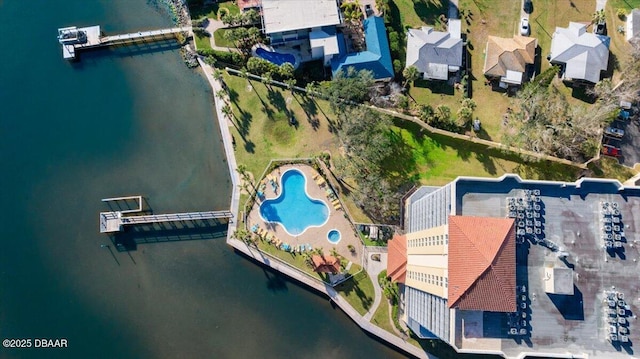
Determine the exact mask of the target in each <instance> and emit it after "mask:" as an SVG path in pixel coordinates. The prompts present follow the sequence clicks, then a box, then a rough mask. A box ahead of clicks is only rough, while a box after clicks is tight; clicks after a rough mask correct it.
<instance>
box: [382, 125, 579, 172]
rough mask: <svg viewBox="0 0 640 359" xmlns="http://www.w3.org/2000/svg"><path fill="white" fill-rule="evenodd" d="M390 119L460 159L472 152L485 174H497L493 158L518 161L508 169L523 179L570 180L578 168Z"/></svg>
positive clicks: (412, 133) (418, 140) (465, 158)
mask: <svg viewBox="0 0 640 359" xmlns="http://www.w3.org/2000/svg"><path fill="white" fill-rule="evenodd" d="M393 122H394V125H395V126H397V127H400V128H402V129H405V130H407V131H409V132H410V133H411V135H412V136H413V137H414V138H415V139H416V142H418V143H423V142H424V141H425V138H424V137H429V138H430V139H431V140H432V142H434V143H435V146H436V147H438V148H441V149H443V150H447V149H448V148H451V149H453V150H455V151H456V152H457V156H458V157H459V158H460V159H462V160H468V159H469V158H470V157H471V155H475V156H476V158H477V159H478V160H479V161H480V162H482V164H483V165H484V167H485V169H486V170H487V172H489V173H494V172H495V173H496V174H497V167H496V165H495V162H494V161H495V160H496V159H501V160H506V161H511V162H516V163H518V164H517V165H516V166H515V168H513V170H512V172H513V173H516V174H518V175H520V176H521V177H523V178H527V179H545V180H565V181H574V180H575V179H576V176H577V174H578V172H579V169H578V168H575V167H572V166H568V165H564V164H561V163H557V162H552V161H538V160H534V161H530V160H528V159H526V158H523V157H522V156H520V155H518V154H515V153H512V152H509V151H503V150H500V149H497V148H491V147H488V146H485V145H483V144H480V143H473V142H470V141H466V140H462V139H457V138H452V137H448V136H445V135H440V134H436V133H428V132H426V130H423V128H422V127H421V126H419V125H418V124H415V123H413V122H408V121H403V120H401V119H397V118H396V119H394V120H393ZM425 158H426V156H425Z"/></svg>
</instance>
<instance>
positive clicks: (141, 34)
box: [58, 26, 191, 60]
mask: <svg viewBox="0 0 640 359" xmlns="http://www.w3.org/2000/svg"><path fill="white" fill-rule="evenodd" d="M183 32H186V33H191V27H190V26H185V27H173V28H168V29H160V30H151V31H138V32H132V33H129V34H120V35H112V36H102V34H101V33H100V26H89V27H81V28H77V27H75V26H72V27H65V28H61V29H58V42H59V43H60V45H62V57H63V58H64V59H67V60H73V59H75V58H76V51H77V50H82V49H89V48H96V47H105V46H114V45H127V44H133V43H137V42H148V41H159V40H166V39H170V38H175V37H176V36H177V34H179V33H183Z"/></svg>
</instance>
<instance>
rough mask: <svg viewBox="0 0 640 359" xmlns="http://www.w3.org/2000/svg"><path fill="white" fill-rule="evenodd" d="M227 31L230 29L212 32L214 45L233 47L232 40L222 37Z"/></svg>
mask: <svg viewBox="0 0 640 359" xmlns="http://www.w3.org/2000/svg"><path fill="white" fill-rule="evenodd" d="M227 31H231V29H218V30H216V31H214V33H213V40H214V41H215V43H216V46H222V47H235V45H234V44H233V42H232V41H228V40H227V39H225V38H224V33H225V32H227Z"/></svg>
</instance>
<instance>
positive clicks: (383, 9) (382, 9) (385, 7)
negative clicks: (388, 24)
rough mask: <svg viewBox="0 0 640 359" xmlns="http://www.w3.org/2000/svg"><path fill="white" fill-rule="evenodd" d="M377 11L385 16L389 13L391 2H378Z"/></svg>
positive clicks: (380, 0)
mask: <svg viewBox="0 0 640 359" xmlns="http://www.w3.org/2000/svg"><path fill="white" fill-rule="evenodd" d="M376 9H378V12H379V13H380V14H382V15H383V16H384V15H386V14H387V11H389V0H376Z"/></svg>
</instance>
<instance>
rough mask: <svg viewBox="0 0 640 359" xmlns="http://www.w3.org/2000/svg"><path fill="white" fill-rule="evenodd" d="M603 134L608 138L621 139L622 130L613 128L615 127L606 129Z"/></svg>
mask: <svg viewBox="0 0 640 359" xmlns="http://www.w3.org/2000/svg"><path fill="white" fill-rule="evenodd" d="M604 133H605V134H606V135H609V136H614V137H622V136H624V130H623V129H620V128H615V127H607V128H605V129H604Z"/></svg>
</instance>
